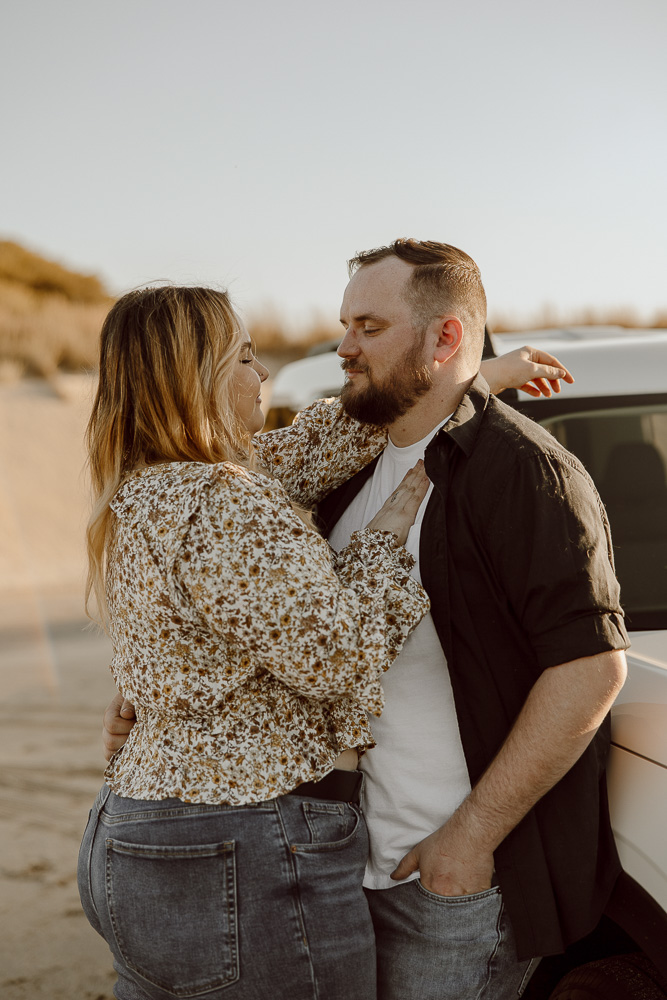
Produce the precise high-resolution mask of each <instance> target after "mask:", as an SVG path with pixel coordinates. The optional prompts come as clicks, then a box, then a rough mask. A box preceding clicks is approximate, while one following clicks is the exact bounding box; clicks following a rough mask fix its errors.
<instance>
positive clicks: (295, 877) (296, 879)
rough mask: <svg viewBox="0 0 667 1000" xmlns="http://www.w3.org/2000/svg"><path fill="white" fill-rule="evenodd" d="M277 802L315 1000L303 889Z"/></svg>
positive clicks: (315, 986)
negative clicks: (302, 903)
mask: <svg viewBox="0 0 667 1000" xmlns="http://www.w3.org/2000/svg"><path fill="white" fill-rule="evenodd" d="M275 803H276V815H277V817H278V823H279V824H280V829H281V830H282V834H283V843H284V844H285V847H286V848H287V847H288V845H289V850H288V851H287V857H288V864H289V866H290V871H291V873H292V883H293V886H294V896H295V899H296V903H297V907H296V909H297V914H298V917H299V925H300V927H301V933H302V935H303V943H304V945H305V948H306V955H307V956H308V967H309V968H310V981H311V983H312V987H313V1000H318V998H319V990H318V988H317V978H316V976H315V968H314V966H313V957H312V955H311V953H310V942H309V941H308V934H307V933H306V920H305V917H304V913H303V906H302V905H301V890H300V888H299V877H298V873H297V871H296V861H295V859H294V850H293V847H294V845H290V841H289V837H288V836H287V831H286V829H285V824H284V822H283V817H282V813H281V810H280V799H275Z"/></svg>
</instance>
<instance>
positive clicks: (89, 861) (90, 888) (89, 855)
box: [86, 788, 111, 926]
mask: <svg viewBox="0 0 667 1000" xmlns="http://www.w3.org/2000/svg"><path fill="white" fill-rule="evenodd" d="M103 791H104V788H101V789H100V791H99V792H98V793H97V798H98V799H101V801H100V804H99V806H98V805H97V801H95V804H94V805H93V809H94V810H95V826H94V828H92V827H91V829H90V834H91V836H90V844H89V847H88V853H87V857H86V893H87V895H88V900H89V902H90V906H91V909H92V911H93V913H94V914H95V916H96V917H97V922H98V924H100V915H99V913H98V912H97V907H96V906H95V900H94V898H93V882H92V863H93V845H94V843H95V836H96V834H97V828H98V827H99V825H100V823H101V822H102V810H103V809H104V805H105V803H106V801H107V799H108V798H109V796H110V795H111V789H110V788H107V790H106V795H104V797H103V798H101V796H102V793H103ZM91 820H92V815H91ZM100 926H101V924H100Z"/></svg>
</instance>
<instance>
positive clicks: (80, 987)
mask: <svg viewBox="0 0 667 1000" xmlns="http://www.w3.org/2000/svg"><path fill="white" fill-rule="evenodd" d="M266 360H267V363H268V364H269V367H270V369H271V370H272V371H273V372H275V371H277V369H278V368H279V367H280V365H281V364H282V363H284V361H285V360H287V358H285V357H275V358H269V359H266ZM93 389H94V385H93V381H92V380H91V379H89V378H87V377H85V376H74V375H73V376H64V375H63V376H60V377H59V378H58V380H57V381H56V382H55V383H53V384H48V383H46V382H42V381H38V380H24V381H21V382H15V383H13V384H4V385H2V384H0V1000H42V998H44V1000H46V998H49V1000H113V994H112V989H113V983H114V981H115V975H114V973H113V970H112V966H111V955H110V952H109V950H108V948H107V946H106V944H105V942H104V941H102V939H101V938H99V937H98V935H97V934H96V933H95V932H94V931H93V930H92V928H91V927H90V926H89V924H88V922H87V920H86V918H85V917H84V915H83V912H82V910H81V907H80V904H79V897H78V892H77V886H76V859H77V853H78V849H79V843H80V840H81V835H82V833H83V829H84V827H85V824H86V820H87V818H88V811H89V809H90V807H91V805H92V802H93V800H94V798H95V795H96V794H97V791H98V790H99V787H100V785H101V784H102V772H103V770H104V758H103V754H102V743H101V735H100V734H101V720H102V714H103V711H104V708H105V707H106V705H107V704H108V702H109V700H110V698H111V697H112V695H113V692H114V687H113V682H112V679H111V675H110V673H109V670H108V664H109V660H110V655H111V650H110V644H109V642H108V639H107V638H106V637H105V636H104V635H100V634H99V633H98V632H96V631H95V630H92V631H91V630H90V628H87V627H86V626H87V624H88V623H87V619H86V617H85V614H84V610H83V580H84V567H85V557H84V548H83V533H84V526H85V521H86V517H87V505H88V487H87V481H86V478H85V474H84V472H83V467H84V458H85V455H84V446H83V434H84V428H85V424H86V421H87V419H88V415H89V412H90V404H91V400H92V393H93ZM262 395H263V398H264V400H265V403H264V405H265V406H266V404H267V403H268V400H269V397H270V383H267V385H266V386H265V387H264V391H263V393H262Z"/></svg>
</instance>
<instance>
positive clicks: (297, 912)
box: [78, 786, 375, 1000]
mask: <svg viewBox="0 0 667 1000" xmlns="http://www.w3.org/2000/svg"><path fill="white" fill-rule="evenodd" d="M367 853H368V837H367V833H366V826H365V823H364V820H363V818H362V816H361V813H360V810H359V808H358V807H357V806H354V805H350V804H348V803H345V802H332V801H319V800H316V799H313V798H306V797H303V796H296V795H284V796H281V797H279V798H276V799H271V800H270V801H268V802H262V803H259V804H257V805H250V806H240V807H234V806H209V805H194V804H186V803H184V802H181V801H180V800H179V799H166V800H162V801H158V802H151V801H141V800H137V799H125V798H120V797H118V796H117V795H115V794H114V793H113V792H111V791H110V790H109V789H108V788H107V787H106V786H105V787H103V788H102V790H101V792H100V793H99V795H98V797H97V800H96V802H95V805H94V807H93V809H92V811H91V814H90V818H89V820H88V825H87V827H86V831H85V834H84V837H83V842H82V845H81V850H80V853H79V871H78V877H79V892H80V895H81V902H82V905H83V909H84V911H85V913H86V916H87V917H88V920H89V921H90V923H91V924H92V926H93V927H94V928H95V930H96V931H97V932H98V933H99V934H101V935H102V936H103V937H104V938H105V940H106V941H107V943H108V944H109V947H110V948H111V951H112V952H113V956H114V967H115V969H116V972H117V973H118V980H117V983H116V986H115V990H114V992H115V996H116V997H117V998H118V1000H167V998H173V997H183V998H185V997H203V998H205V1000H218V998H219V1000H223V998H224V1000H241V998H243V1000H266V998H267V997H271V998H275V1000H281V998H285V1000H315V998H317V1000H349V998H350V997H354V998H355V1000H375V947H374V941H373V926H372V922H371V918H370V914H369V912H368V904H367V902H366V898H365V896H364V892H363V889H362V879H363V872H364V865H365V862H366V856H367Z"/></svg>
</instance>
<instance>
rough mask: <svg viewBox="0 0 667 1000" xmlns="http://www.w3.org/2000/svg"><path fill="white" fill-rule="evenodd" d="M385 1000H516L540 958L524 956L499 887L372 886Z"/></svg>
mask: <svg viewBox="0 0 667 1000" xmlns="http://www.w3.org/2000/svg"><path fill="white" fill-rule="evenodd" d="M366 896H367V898H368V904H369V906H370V910H371V916H372V917H373V924H374V927H375V940H376V945H377V959H378V1000H510V998H512V1000H515V998H516V997H520V996H521V995H522V993H523V991H524V990H525V988H526V986H527V984H528V980H529V979H530V976H531V975H532V973H533V972H534V970H535V968H536V967H537V964H538V961H539V959H534V960H532V961H531V960H530V959H529V960H526V961H522V962H518V961H517V959H516V952H515V947H514V935H513V933H512V928H511V926H510V922H509V919H508V917H507V914H506V913H505V912H504V907H503V901H502V896H501V893H500V889H499V888H498V886H494V887H493V888H491V889H488V890H487V891H486V892H478V893H475V894H474V895H471V896H453V897H450V896H437V895H435V894H434V893H432V892H429V891H428V889H425V888H424V887H423V886H422V884H421V882H420V881H419V880H418V879H416V880H414V881H412V882H404V883H402V884H400V885H397V886H394V887H392V888H391V889H367V890H366Z"/></svg>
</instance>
